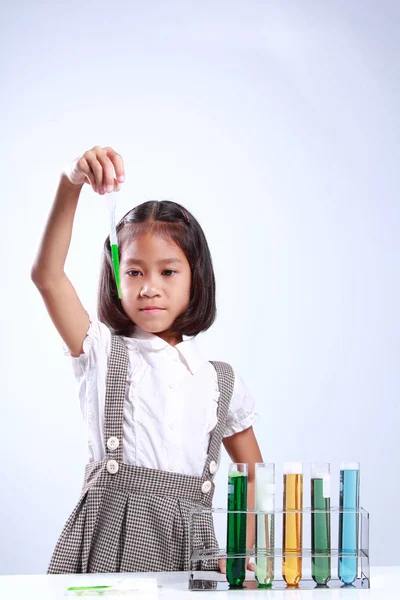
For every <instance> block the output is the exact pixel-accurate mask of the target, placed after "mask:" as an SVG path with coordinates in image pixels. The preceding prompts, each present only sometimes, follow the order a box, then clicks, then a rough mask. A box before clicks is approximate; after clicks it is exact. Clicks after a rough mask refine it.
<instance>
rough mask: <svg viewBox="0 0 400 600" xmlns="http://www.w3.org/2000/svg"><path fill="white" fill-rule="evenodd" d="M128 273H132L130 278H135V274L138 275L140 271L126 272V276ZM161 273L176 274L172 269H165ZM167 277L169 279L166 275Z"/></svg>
mask: <svg viewBox="0 0 400 600" xmlns="http://www.w3.org/2000/svg"><path fill="white" fill-rule="evenodd" d="M130 273H132V274H133V275H132V277H136V273H140V271H132V270H131V271H127V273H126V274H127V275H129V274H130ZM163 273H176V271H173V270H172V269H165V270H164V271H163ZM168 277H170V275H168Z"/></svg>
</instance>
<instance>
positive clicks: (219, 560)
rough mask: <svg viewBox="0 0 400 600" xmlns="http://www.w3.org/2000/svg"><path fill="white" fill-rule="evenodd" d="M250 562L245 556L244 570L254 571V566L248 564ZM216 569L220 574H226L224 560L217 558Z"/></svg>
mask: <svg viewBox="0 0 400 600" xmlns="http://www.w3.org/2000/svg"><path fill="white" fill-rule="evenodd" d="M249 561H250V557H249V556H247V558H246V569H248V570H249V571H254V570H255V568H256V567H255V564H254V563H251V562H249ZM218 567H219V570H220V571H221V573H226V558H219V559H218Z"/></svg>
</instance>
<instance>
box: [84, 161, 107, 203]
mask: <svg viewBox="0 0 400 600" xmlns="http://www.w3.org/2000/svg"><path fill="white" fill-rule="evenodd" d="M85 158H86V160H87V163H88V165H89V167H90V170H91V171H92V173H93V175H94V179H95V186H96V188H95V187H94V186H93V189H95V191H97V192H99V194H101V193H102V188H103V167H102V165H101V163H100V162H99V161H98V160H97V156H96V153H95V152H94V151H93V150H88V152H86V153H85ZM85 175H88V173H85Z"/></svg>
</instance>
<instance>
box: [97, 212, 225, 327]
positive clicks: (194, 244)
mask: <svg viewBox="0 0 400 600" xmlns="http://www.w3.org/2000/svg"><path fill="white" fill-rule="evenodd" d="M149 232H150V233H151V234H153V235H158V236H161V237H162V238H164V239H168V240H172V241H173V242H175V243H176V245H177V246H179V248H180V249H181V250H182V251H183V252H184V254H185V256H186V258H187V260H188V262H189V265H190V271H191V286H190V299H189V304H188V307H187V309H186V310H185V312H184V313H182V314H180V315H179V316H178V317H177V318H176V319H175V321H174V322H173V323H172V325H171V329H172V331H173V332H174V333H178V334H180V335H189V336H193V335H197V334H198V333H200V332H201V331H206V330H207V329H208V328H209V327H211V325H212V324H213V322H214V321H215V318H216V312H217V311H216V303H215V277H214V269H213V265H212V260H211V255H210V250H209V248H208V244H207V240H206V237H205V235H204V232H203V230H202V228H201V227H200V224H199V223H198V221H197V220H196V219H195V218H194V216H193V215H192V214H191V213H190V212H189V211H187V210H186V209H185V208H183V206H181V205H180V204H177V203H176V202H172V201H170V200H162V201H159V202H158V201H153V200H150V201H148V202H143V204H139V205H138V206H136V207H135V208H133V209H132V210H130V211H129V212H128V213H127V214H126V215H125V216H124V217H122V219H121V220H120V222H119V223H118V225H117V237H118V250H119V257H120V259H121V254H122V251H123V249H124V247H125V246H126V245H127V244H129V243H131V242H132V241H133V240H134V239H135V238H136V237H138V236H139V235H141V234H142V233H149ZM97 314H98V318H99V320H100V321H102V322H103V323H105V324H106V325H107V326H108V327H109V328H110V330H111V331H112V332H113V333H115V334H117V335H124V336H128V337H129V336H131V335H132V333H133V330H134V326H135V323H134V322H133V321H132V320H131V319H130V318H129V317H128V316H127V314H126V313H125V311H124V309H123V307H122V304H121V301H120V299H119V298H118V292H117V286H116V283H115V277H114V272H113V266H112V258H111V248H110V237H109V236H108V237H107V239H106V240H105V242H104V250H103V258H102V264H101V271H100V281H99V293H98V304H97Z"/></svg>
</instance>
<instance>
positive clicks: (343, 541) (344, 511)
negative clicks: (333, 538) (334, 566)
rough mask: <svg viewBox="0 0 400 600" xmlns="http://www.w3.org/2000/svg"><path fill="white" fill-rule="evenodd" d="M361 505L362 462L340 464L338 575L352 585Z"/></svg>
mask: <svg viewBox="0 0 400 600" xmlns="http://www.w3.org/2000/svg"><path fill="white" fill-rule="evenodd" d="M359 507H360V463H358V462H342V463H341V465H340V498H339V546H338V550H339V559H338V577H339V579H340V580H341V581H342V582H343V583H344V584H345V585H351V584H352V583H353V582H354V580H355V579H356V577H357V563H358V558H357V557H358V536H359Z"/></svg>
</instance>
